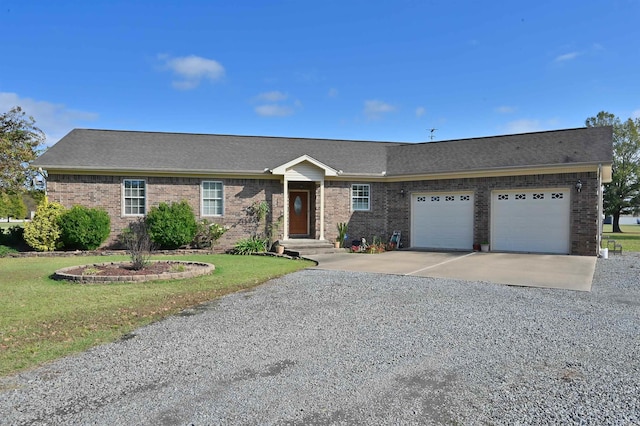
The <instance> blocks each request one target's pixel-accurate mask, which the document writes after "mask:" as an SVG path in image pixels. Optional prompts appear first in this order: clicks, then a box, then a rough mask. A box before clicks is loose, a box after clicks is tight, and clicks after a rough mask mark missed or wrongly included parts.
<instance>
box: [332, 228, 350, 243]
mask: <svg viewBox="0 0 640 426" xmlns="http://www.w3.org/2000/svg"><path fill="white" fill-rule="evenodd" d="M348 228H349V226H348V225H347V223H346V222H340V223H338V238H337V239H336V242H335V244H334V245H335V248H340V247H341V246H342V244H344V240H345V239H346V238H347V229H348Z"/></svg>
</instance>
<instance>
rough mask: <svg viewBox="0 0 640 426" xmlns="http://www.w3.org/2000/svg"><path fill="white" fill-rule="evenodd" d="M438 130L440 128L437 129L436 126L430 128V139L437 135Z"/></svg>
mask: <svg viewBox="0 0 640 426" xmlns="http://www.w3.org/2000/svg"><path fill="white" fill-rule="evenodd" d="M436 130H438V129H435V128H433V129H429V132H430V134H429V140H433V139H435V137H436Z"/></svg>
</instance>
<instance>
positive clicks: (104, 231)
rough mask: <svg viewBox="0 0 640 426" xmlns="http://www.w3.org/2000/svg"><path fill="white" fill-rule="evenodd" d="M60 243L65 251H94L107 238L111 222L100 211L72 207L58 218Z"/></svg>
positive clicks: (106, 215) (105, 213) (107, 215)
mask: <svg viewBox="0 0 640 426" xmlns="http://www.w3.org/2000/svg"><path fill="white" fill-rule="evenodd" d="M58 223H59V225H60V241H61V242H62V245H63V246H64V248H65V249H70V250H95V249H97V248H98V247H100V245H101V244H102V243H104V242H105V241H106V239H107V238H108V237H109V232H110V230H111V220H110V219H109V214H108V213H107V212H106V211H105V210H102V209H90V208H87V207H83V206H73V207H72V208H71V210H67V211H66V212H64V213H63V214H62V216H60V220H59V222H58Z"/></svg>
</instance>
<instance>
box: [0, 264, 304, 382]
mask: <svg viewBox="0 0 640 426" xmlns="http://www.w3.org/2000/svg"><path fill="white" fill-rule="evenodd" d="M154 259H180V260H194V261H202V262H208V263H213V264H214V265H215V266H216V270H215V272H214V273H213V274H211V275H208V276H202V277H197V278H191V279H184V280H176V281H153V282H149V283H137V284H125V283H122V284H100V285H81V284H72V283H69V282H66V281H56V280H53V279H51V278H50V276H51V274H53V272H54V271H55V270H56V269H59V268H63V267H66V266H74V265H81V264H90V263H98V262H111V261H121V260H128V257H126V256H99V257H82V258H77V257H61V258H54V257H51V258H48V257H47V258H42V257H41V258H0V312H2V314H1V315H0V376H5V375H8V374H11V373H14V372H17V371H20V370H24V369H28V368H31V367H34V366H37V365H40V364H42V363H44V362H47V361H50V360H54V359H56V358H60V357H63V356H65V355H69V354H72V353H75V352H79V351H84V350H86V349H88V348H90V347H92V346H95V345H98V344H101V343H105V342H111V341H114V340H117V339H119V338H121V337H122V336H123V335H124V334H126V333H129V332H131V331H133V330H134V329H136V328H138V327H140V326H142V325H145V324H149V323H151V322H153V321H157V320H159V319H161V318H164V317H166V316H169V315H172V314H175V313H177V312H179V311H181V310H183V309H185V308H187V307H190V306H194V305H197V304H200V303H204V302H207V301H211V300H213V299H216V298H218V297H220V296H222V295H225V294H229V293H232V292H236V291H239V290H244V289H249V288H252V287H255V286H257V285H260V284H262V283H264V282H265V281H267V280H269V279H271V278H274V277H278V276H282V275H285V274H287V273H290V272H294V271H297V270H300V269H303V268H305V267H307V266H309V265H310V263H309V262H307V261H292V260H289V259H281V258H273V257H266V256H264V257H263V256H231V255H190V256H154Z"/></svg>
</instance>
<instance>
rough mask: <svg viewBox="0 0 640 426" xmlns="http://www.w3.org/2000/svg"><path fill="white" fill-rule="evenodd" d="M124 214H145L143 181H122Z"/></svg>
mask: <svg viewBox="0 0 640 426" xmlns="http://www.w3.org/2000/svg"><path fill="white" fill-rule="evenodd" d="M124 214H125V215H144V214H145V181H144V180H132V179H125V181H124Z"/></svg>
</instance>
